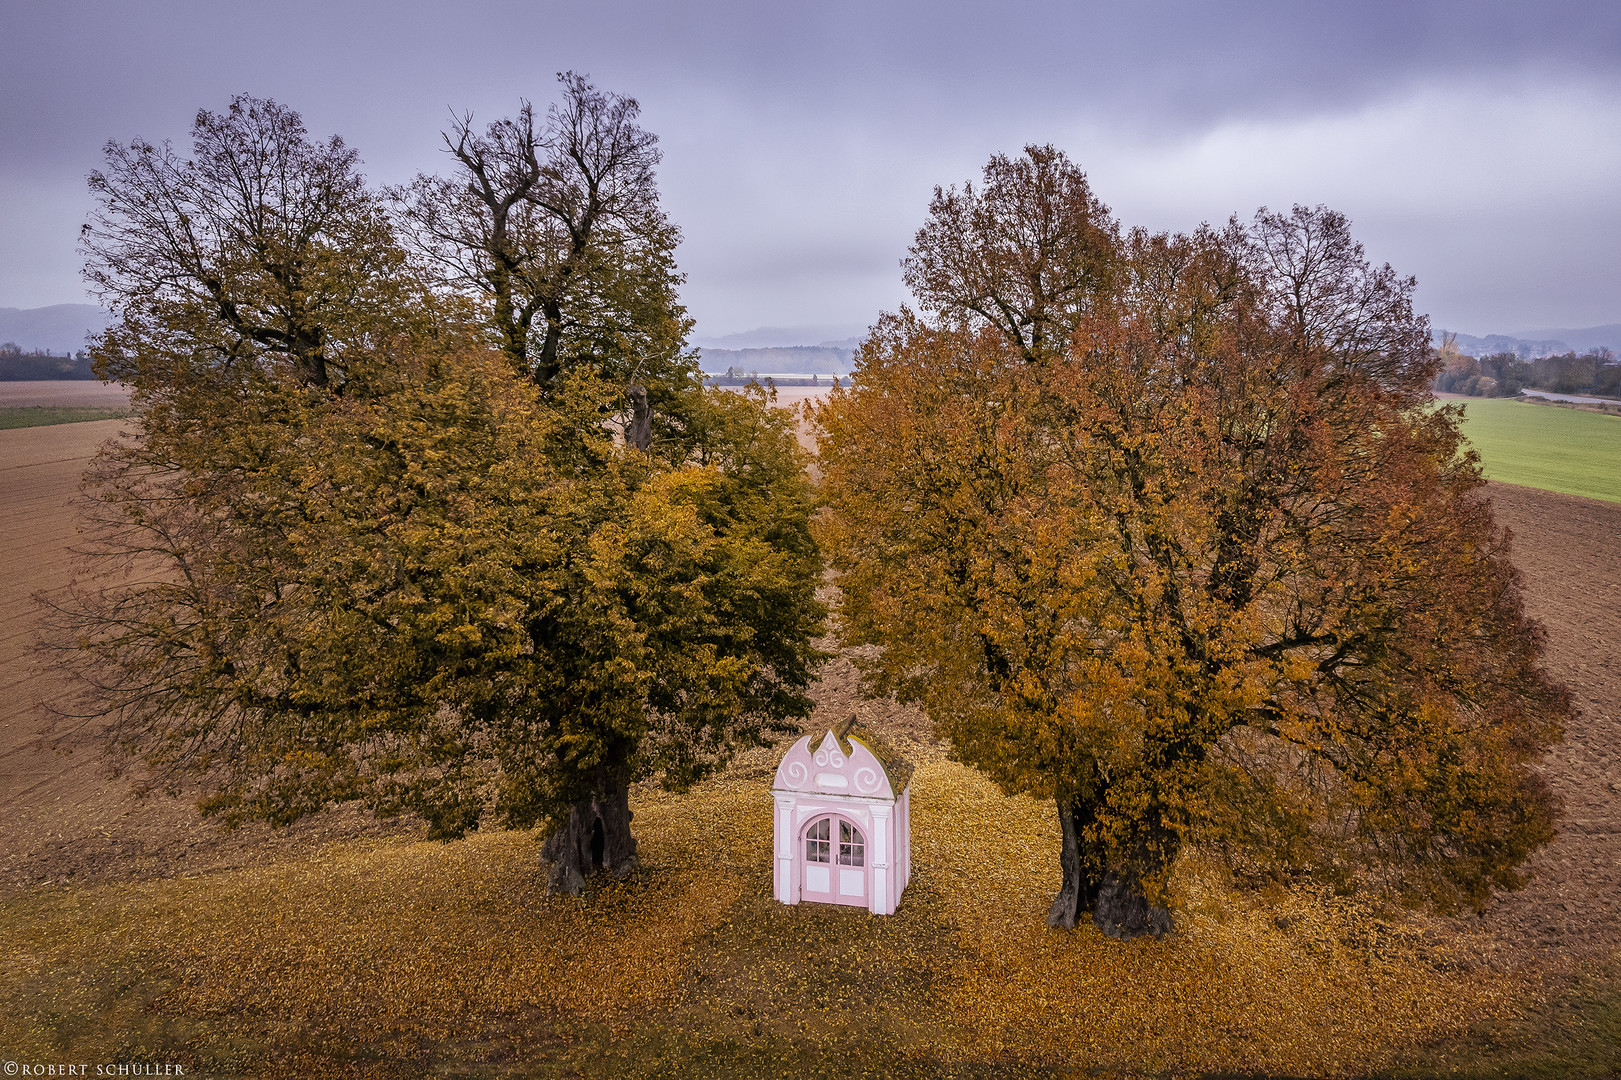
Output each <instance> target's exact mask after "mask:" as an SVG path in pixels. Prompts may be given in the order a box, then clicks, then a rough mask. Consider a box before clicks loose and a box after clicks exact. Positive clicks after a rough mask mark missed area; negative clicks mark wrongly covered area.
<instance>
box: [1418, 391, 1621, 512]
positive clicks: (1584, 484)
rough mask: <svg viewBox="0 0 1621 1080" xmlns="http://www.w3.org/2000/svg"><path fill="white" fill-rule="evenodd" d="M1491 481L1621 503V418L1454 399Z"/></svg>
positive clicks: (1499, 400)
mask: <svg viewBox="0 0 1621 1080" xmlns="http://www.w3.org/2000/svg"><path fill="white" fill-rule="evenodd" d="M1447 404H1449V405H1462V406H1463V407H1464V424H1463V431H1464V434H1465V435H1467V436H1468V437H1469V441H1470V442H1471V443H1473V444H1474V447H1475V449H1476V450H1478V451H1480V461H1481V466H1482V468H1483V469H1484V471H1485V473H1486V476H1487V478H1488V479H1492V480H1501V481H1502V482H1503V483H1505V484H1522V485H1524V486H1525V487H1534V488H1541V489H1542V490H1543V491H1558V492H1563V493H1564V494H1566V495H1581V496H1583V497H1585V498H1588V499H1605V500H1608V501H1609V502H1621V416H1611V415H1607V414H1604V413H1597V412H1586V411H1583V410H1580V409H1561V408H1559V407H1557V406H1554V405H1531V404H1527V403H1525V402H1522V401H1510V400H1507V399H1504V398H1468V399H1466V400H1458V399H1453V400H1450V401H1448V402H1447Z"/></svg>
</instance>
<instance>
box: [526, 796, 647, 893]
mask: <svg viewBox="0 0 1621 1080" xmlns="http://www.w3.org/2000/svg"><path fill="white" fill-rule="evenodd" d="M633 816H634V815H633V814H632V813H631V812H630V788H629V786H628V785H625V784H616V785H612V786H610V787H609V788H608V789H607V790H606V791H600V792H597V793H595V794H593V795H591V796H589V797H587V798H584V799H581V800H580V801H579V802H577V803H575V804H574V808H573V809H572V810H570V811H569V815H568V820H566V821H565V822H564V823H563V824H562V825H561V826H559V827H558V829H557V830H556V831H555V832H553V833H552V834H551V835H550V836H548V837H547V838H546V843H545V844H543V845H542V846H541V849H540V857H541V858H542V859H545V860H546V861H547V862H549V863H551V864H552V869H551V874H550V875H549V876H548V878H547V881H546V891H547V892H560V893H565V894H567V895H569V896H578V895H580V891H581V890H582V889H584V888H585V882H586V879H587V878H589V877H590V876H591V875H592V874H594V873H596V872H597V871H598V870H606V871H608V872H609V873H611V874H613V876H614V877H616V878H624V877H627V876H628V875H629V874H630V873H631V871H633V870H635V869H636V838H635V837H634V836H632V835H631V834H630V821H631V818H632V817H633Z"/></svg>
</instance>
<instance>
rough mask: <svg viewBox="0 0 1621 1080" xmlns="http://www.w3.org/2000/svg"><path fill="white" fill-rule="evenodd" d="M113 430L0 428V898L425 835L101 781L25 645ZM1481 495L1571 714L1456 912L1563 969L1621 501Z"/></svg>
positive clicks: (1595, 916) (1612, 771)
mask: <svg viewBox="0 0 1621 1080" xmlns="http://www.w3.org/2000/svg"><path fill="white" fill-rule="evenodd" d="M94 385H99V384H94ZM123 424H124V422H123V421H118V420H110V421H101V422H96V423H82V424H68V425H60V426H56V427H43V428H26V429H20V430H12V431H0V552H3V553H4V556H5V558H4V560H3V562H0V897H4V896H9V895H12V894H14V893H16V892H17V891H19V890H23V889H28V888H31V887H34V886H38V885H42V884H47V883H70V882H71V883H88V882H93V881H104V880H130V879H142V878H152V877H170V876H175V875H195V874H199V873H202V872H203V871H206V870H214V869H224V868H228V867H235V866H243V865H251V864H257V863H264V862H271V861H277V860H280V859H283V858H285V857H286V856H287V855H289V854H291V853H293V852H296V851H303V850H311V849H313V848H315V847H317V846H319V845H321V844H324V843H327V842H329V841H332V840H336V839H342V838H346V837H359V836H366V835H370V836H375V835H378V834H384V833H410V834H420V833H421V832H422V831H423V830H422V828H421V826H420V824H419V823H417V822H415V821H412V820H408V819H406V820H398V821H391V822H377V821H373V820H371V819H370V818H367V817H365V816H364V815H362V814H361V813H359V812H357V811H353V810H338V811H329V812H327V813H324V814H321V815H318V816H316V817H314V818H312V819H309V820H306V821H304V822H302V823H300V824H299V825H296V826H294V827H292V828H288V829H281V830H274V831H272V830H270V829H269V828H267V827H263V826H248V827H244V828H242V829H240V830H238V831H237V832H235V833H231V832H227V831H226V830H225V829H223V828H222V827H220V826H219V825H217V824H215V823H213V822H205V821H203V820H201V819H200V818H199V817H198V815H197V814H196V812H195V811H194V809H193V808H192V806H191V804H190V803H189V802H188V801H187V800H186V799H184V798H174V797H169V796H163V795H158V796H151V797H148V798H147V799H145V800H144V801H143V800H137V799H136V798H135V797H134V796H133V795H132V794H131V793H130V788H129V785H128V783H127V781H124V780H120V779H116V778H113V777H110V776H109V775H108V774H107V770H106V767H105V765H104V764H103V763H102V762H101V760H100V759H99V758H98V756H97V749H96V744H95V742H94V739H93V734H94V727H93V725H92V724H91V723H89V722H85V721H72V720H64V719H62V718H60V717H58V716H54V715H53V711H52V710H53V708H54V709H57V710H66V711H68V712H71V709H72V702H73V694H72V690H71V688H70V687H68V686H67V685H66V684H65V683H64V682H63V680H62V679H61V678H60V676H58V675H56V674H55V673H54V672H52V671H51V670H50V669H49V668H47V667H45V666H43V665H42V664H41V663H40V662H39V661H38V660H37V658H36V657H35V656H34V655H33V653H32V645H33V641H34V639H35V635H36V630H37V626H38V621H39V613H38V608H37V606H36V605H35V603H34V602H33V600H32V599H31V597H32V595H33V594H34V593H36V592H38V591H41V590H52V589H56V588H59V587H61V586H62V585H63V584H64V583H65V582H66V581H67V580H68V578H69V575H70V574H71V561H70V555H69V549H70V548H71V547H72V546H73V544H74V543H75V542H76V540H77V531H76V525H75V522H76V518H75V512H74V509H73V502H74V499H75V496H76V488H77V482H78V478H79V475H80V473H81V472H82V471H83V469H84V466H85V464H86V463H87V461H88V459H89V458H90V456H91V454H92V453H93V452H94V450H95V448H96V447H97V446H98V445H99V444H100V443H101V442H102V441H103V440H105V439H107V438H109V437H111V436H113V435H115V434H116V433H117V432H118V431H119V430H120V428H121V426H122V425H123ZM1488 492H1489V495H1490V497H1491V499H1492V501H1493V503H1494V506H1495V508H1496V513H1497V517H1498V520H1499V521H1500V522H1502V523H1503V524H1505V525H1507V526H1508V527H1509V528H1510V529H1511V530H1512V532H1513V534H1514V558H1515V562H1516V563H1517V564H1518V566H1519V567H1520V569H1521V571H1522V573H1523V574H1524V580H1525V590H1526V600H1527V605H1528V607H1529V609H1530V611H1531V612H1532V613H1533V614H1534V615H1535V616H1537V617H1538V618H1540V619H1541V620H1542V621H1543V622H1544V624H1545V625H1546V626H1547V630H1548V663H1549V664H1550V666H1551V667H1552V670H1553V671H1554V673H1555V674H1556V675H1557V676H1558V677H1559V678H1560V679H1562V680H1563V681H1564V682H1565V683H1566V684H1567V685H1568V686H1569V687H1570V688H1571V690H1572V692H1573V693H1574V695H1575V699H1576V703H1577V705H1578V707H1579V709H1580V715H1579V717H1578V719H1577V720H1576V721H1575V723H1573V724H1572V725H1571V727H1570V729H1569V730H1568V731H1567V732H1566V737H1565V741H1564V743H1563V744H1562V745H1560V746H1558V747H1556V748H1555V749H1554V750H1553V752H1552V753H1550V755H1549V756H1548V758H1547V759H1546V762H1545V764H1544V769H1545V771H1546V774H1547V776H1548V777H1549V779H1550V781H1551V782H1552V784H1553V786H1554V788H1555V790H1556V791H1557V792H1558V793H1559V795H1560V796H1561V797H1562V798H1563V799H1564V803H1565V817H1564V820H1563V822H1562V823H1561V826H1560V832H1559V836H1558V838H1557V839H1556V840H1555V841H1554V843H1553V844H1551V845H1550V846H1549V847H1548V848H1547V849H1545V850H1544V851H1542V852H1540V853H1539V854H1538V855H1537V856H1536V858H1535V859H1534V860H1533V862H1532V865H1531V870H1532V874H1533V878H1532V881H1531V883H1530V884H1529V885H1528V886H1527V887H1526V888H1525V889H1523V890H1521V891H1519V892H1515V893H1510V894H1507V895H1504V896H1502V897H1499V898H1497V899H1496V900H1494V901H1493V902H1492V904H1491V905H1490V907H1489V908H1488V909H1487V910H1486V912H1485V913H1484V914H1483V915H1481V916H1478V917H1469V918H1468V919H1465V920H1460V922H1462V923H1464V924H1465V925H1467V926H1468V927H1469V929H1471V930H1473V931H1475V932H1476V934H1479V932H1480V931H1485V934H1483V935H1480V937H1484V938H1485V939H1486V940H1487V941H1489V942H1491V943H1492V945H1491V946H1490V948H1489V951H1490V952H1491V955H1489V956H1485V957H1482V959H1483V960H1484V961H1485V962H1488V963H1491V964H1493V965H1494V966H1498V965H1501V966H1507V967H1521V966H1524V965H1529V966H1531V967H1534V968H1536V969H1538V970H1541V971H1544V972H1546V973H1548V974H1550V975H1553V974H1568V973H1573V972H1578V971H1581V970H1583V969H1585V968H1588V967H1590V966H1593V965H1596V964H1597V963H1598V962H1599V961H1600V960H1602V959H1603V958H1604V957H1607V956H1609V955H1611V954H1612V953H1614V952H1615V951H1616V950H1618V949H1621V559H1618V558H1617V555H1618V554H1621V551H1618V548H1621V539H1618V538H1621V504H1616V503H1606V502H1597V501H1594V500H1589V499H1582V498H1577V497H1574V496H1569V495H1556V494H1551V493H1548V492H1542V491H1536V490H1532V489H1530V488H1522V487H1515V486H1511V485H1506V484H1492V485H1490V486H1489V488H1488ZM816 698H817V702H818V706H817V711H816V714H815V715H814V716H813V717H812V723H811V726H816V725H822V724H831V723H833V722H835V721H837V720H839V719H842V718H843V717H844V716H847V715H849V713H850V712H851V711H852V710H856V709H860V708H862V707H863V706H862V703H861V701H860V698H859V694H858V692H857V687H856V677H855V672H854V669H853V668H852V666H851V665H850V663H849V661H848V659H845V658H840V659H836V660H834V661H833V662H831V663H830V664H829V665H828V666H827V668H826V670H825V671H824V674H823V677H822V680H821V682H820V683H819V684H818V686H817V688H816ZM881 711H882V712H883V714H884V717H883V719H884V721H885V722H884V727H885V728H886V732H887V733H890V734H891V735H892V737H898V738H897V741H898V742H900V743H906V742H913V741H915V742H917V743H920V744H921V743H929V742H932V737H931V736H930V734H929V732H928V730H927V726H926V724H925V723H924V722H923V721H922V719H921V718H920V717H917V716H916V715H915V714H913V713H912V712H911V710H904V709H896V708H894V707H886V708H882V709H881ZM897 725H900V726H899V727H897ZM891 729H893V730H891ZM1471 936H1476V935H1471ZM1478 939H1479V938H1477V940H1478Z"/></svg>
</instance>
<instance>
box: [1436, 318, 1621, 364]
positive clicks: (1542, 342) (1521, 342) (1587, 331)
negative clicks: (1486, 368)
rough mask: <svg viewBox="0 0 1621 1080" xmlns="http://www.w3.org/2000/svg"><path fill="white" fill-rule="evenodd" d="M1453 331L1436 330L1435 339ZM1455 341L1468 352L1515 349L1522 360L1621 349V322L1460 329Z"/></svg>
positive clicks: (1507, 351) (1480, 353) (1506, 351)
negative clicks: (1510, 330)
mask: <svg viewBox="0 0 1621 1080" xmlns="http://www.w3.org/2000/svg"><path fill="white" fill-rule="evenodd" d="M1451 332H1452V331H1446V330H1437V331H1436V332H1435V334H1434V335H1433V337H1434V340H1435V343H1436V344H1437V345H1439V344H1440V343H1441V340H1442V337H1443V335H1445V334H1447V333H1451ZM1455 343H1456V345H1457V346H1458V351H1459V352H1461V353H1464V354H1466V355H1468V356H1492V355H1495V354H1497V353H1513V354H1514V355H1515V356H1518V357H1519V358H1520V359H1522V360H1533V359H1535V358H1537V357H1539V356H1555V355H1558V354H1559V353H1567V352H1574V353H1585V352H1588V351H1590V350H1592V349H1609V350H1610V351H1611V352H1614V353H1621V323H1610V324H1608V325H1606V326H1588V327H1583V328H1575V329H1572V328H1558V329H1551V330H1524V331H1521V332H1520V333H1518V334H1487V335H1485V336H1484V337H1475V336H1474V335H1472V334H1462V333H1460V334H1458V335H1457V338H1456V342H1455Z"/></svg>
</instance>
